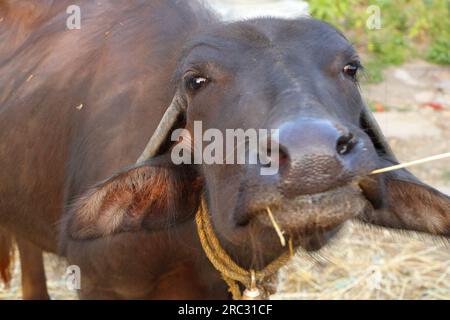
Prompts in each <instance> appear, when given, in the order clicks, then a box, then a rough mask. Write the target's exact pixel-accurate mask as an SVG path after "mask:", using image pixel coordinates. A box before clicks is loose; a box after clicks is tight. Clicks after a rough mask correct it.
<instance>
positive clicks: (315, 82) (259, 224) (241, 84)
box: [68, 19, 450, 267]
mask: <svg viewBox="0 0 450 320" xmlns="http://www.w3.org/2000/svg"><path fill="white" fill-rule="evenodd" d="M360 68H361V63H360V61H359V58H358V56H357V54H356V52H355V51H354V49H353V47H352V46H351V44H350V43H349V42H348V41H347V40H346V39H345V38H344V36H342V35H341V34H340V33H339V32H338V31H336V30H335V29H334V28H333V27H331V26H329V25H327V24H325V23H322V22H319V21H316V20H313V19H301V20H277V19H257V20H251V21H246V22H237V23H233V24H229V25H219V26H216V27H215V28H211V29H209V30H208V32H207V33H203V34H198V35H197V36H196V37H194V38H193V39H191V40H190V41H188V42H187V44H186V46H185V49H184V51H183V54H182V56H181V58H180V60H179V63H178V66H177V68H176V72H175V75H174V83H175V85H176V86H175V88H174V92H176V93H175V97H174V99H173V103H172V105H171V107H170V108H169V110H168V112H167V114H166V116H165V117H164V119H163V121H162V123H161V125H160V128H159V129H158V130H157V131H156V133H155V136H156V137H155V136H154V137H153V138H152V140H151V141H150V144H149V146H148V148H147V149H146V152H145V153H144V155H145V156H144V157H143V159H147V158H148V157H149V156H151V157H152V159H150V160H148V161H146V162H143V163H141V164H139V165H138V166H137V167H134V168H132V169H130V170H126V171H124V172H123V173H121V174H119V175H117V176H115V177H113V178H111V179H110V180H108V181H106V182H104V183H102V184H100V185H99V186H98V187H97V188H95V189H93V190H92V191H91V192H90V193H89V194H88V195H87V196H86V197H85V198H84V199H82V200H81V201H80V202H79V203H78V204H77V205H76V206H75V207H74V211H73V214H72V216H71V218H70V219H69V223H68V227H69V230H70V233H71V236H72V237H73V238H86V237H99V236H102V235H107V234H111V233H117V232H121V231H130V230H135V229H139V228H145V229H161V228H162V227H163V226H166V227H167V226H176V225H177V224H179V223H182V222H184V221H192V217H193V215H194V214H195V212H196V210H197V208H198V203H199V201H200V197H201V196H204V198H205V200H206V203H207V207H208V211H209V213H210V215H211V217H212V221H213V225H214V228H215V231H216V233H217V235H218V236H219V238H220V241H221V243H222V245H223V246H224V247H225V248H226V250H227V251H228V252H230V253H231V254H232V255H233V256H234V258H236V259H237V260H238V261H240V262H241V263H242V264H244V265H252V266H253V267H261V265H264V264H266V263H267V262H268V261H270V260H271V259H273V258H275V257H277V256H278V255H280V254H281V253H282V252H283V251H284V250H286V248H283V247H282V246H281V245H280V242H279V241H278V236H277V233H276V232H275V230H274V227H273V224H272V222H271V220H270V219H269V216H268V214H267V211H268V209H269V210H271V212H273V216H274V218H275V220H276V221H277V223H278V224H279V226H280V227H281V229H282V230H283V231H284V233H285V237H286V238H288V239H289V238H290V239H292V240H293V242H294V244H295V245H301V246H303V247H305V248H306V249H310V250H312V249H317V248H320V247H321V246H322V245H324V244H325V243H326V241H327V240H328V239H329V238H330V237H331V236H332V235H333V234H334V233H335V232H336V231H337V230H338V229H339V227H340V226H341V225H342V224H343V223H344V222H345V221H347V220H348V219H350V218H353V217H360V218H362V219H363V220H365V221H368V222H371V223H374V224H379V225H384V226H388V227H393V228H404V229H412V230H418V231H425V232H429V233H433V234H440V235H447V236H448V235H449V234H450V207H449V206H450V202H449V198H448V197H447V196H445V195H443V194H440V193H439V192H437V191H435V190H434V189H432V188H430V187H428V186H426V185H424V184H422V183H421V182H419V181H418V180H417V179H415V178H414V177H413V176H412V175H411V174H409V173H408V172H407V171H405V170H401V171H398V172H396V173H391V174H384V175H380V176H370V172H371V171H373V170H374V169H376V168H379V167H384V166H388V165H392V164H395V163H396V159H395V157H394V156H393V155H392V152H391V151H390V149H389V146H387V144H386V142H385V140H384V138H383V136H382V134H381V133H380V131H379V129H378V126H377V125H376V123H375V122H374V120H373V118H372V116H371V114H370V112H369V111H368V110H367V107H366V106H365V105H364V103H363V101H362V99H361V96H360V94H359V90H358V84H357V73H358V69H360ZM196 121H200V122H201V124H202V129H203V130H208V129H214V130H217V131H218V132H221V133H222V134H223V136H224V137H226V130H227V129H242V130H244V131H246V130H249V129H256V130H259V129H269V130H270V129H277V130H278V131H277V132H278V133H279V135H278V137H277V138H273V139H271V140H270V143H268V145H267V147H266V150H260V149H258V151H259V152H261V151H264V152H266V153H267V155H268V157H269V158H270V160H271V161H272V162H273V163H277V168H278V169H279V170H277V172H276V173H274V174H271V175H262V174H261V168H262V167H263V166H264V165H263V164H261V163H256V164H206V163H198V164H195V163H194V164H178V165H176V164H174V163H172V158H171V156H170V155H171V152H172V150H173V148H175V147H176V143H175V144H174V143H173V142H171V141H170V137H171V134H172V132H174V130H176V129H180V128H184V129H185V130H187V132H189V133H190V134H191V136H195V123H196ZM190 142H191V141H190ZM181 143H186V141H183V142H181ZM188 144H189V142H188ZM189 145H190V146H191V148H192V149H195V148H200V149H202V150H204V149H205V148H206V147H207V145H208V143H203V144H201V145H200V147H199V146H198V145H196V146H195V147H192V144H189ZM274 147H277V148H278V150H279V152H278V153H275V152H272V151H273V150H272V149H273V148H274ZM224 154H225V155H226V156H227V154H226V152H225V153H224Z"/></svg>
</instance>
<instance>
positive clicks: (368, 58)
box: [308, 0, 450, 82]
mask: <svg viewBox="0 0 450 320" xmlns="http://www.w3.org/2000/svg"><path fill="white" fill-rule="evenodd" d="M308 2H309V6H310V12H311V15H312V16H313V17H315V18H318V19H321V20H325V21H327V22H329V23H331V24H333V25H335V26H336V27H338V28H339V29H340V30H342V31H343V32H344V33H345V34H346V36H347V37H348V38H349V39H350V41H352V42H353V43H354V44H355V46H356V47H357V49H358V50H359V51H360V52H362V54H363V56H364V60H365V65H366V69H367V72H368V74H369V80H370V81H374V82H378V81H381V80H382V78H381V71H382V69H383V68H384V67H386V66H389V65H393V64H401V63H403V62H405V61H407V60H408V59H411V58H423V59H426V60H428V61H430V62H433V63H437V64H450V0H395V1H394V0H392V1H389V0H373V1H368V0H308ZM371 5H376V6H378V7H379V8H380V13H381V29H374V30H370V29H369V28H367V26H366V22H367V19H368V18H369V16H371V14H373V12H368V7H369V6H371Z"/></svg>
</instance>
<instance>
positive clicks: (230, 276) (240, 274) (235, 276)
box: [195, 198, 291, 300]
mask: <svg viewBox="0 0 450 320" xmlns="http://www.w3.org/2000/svg"><path fill="white" fill-rule="evenodd" d="M195 221H196V223H197V232H198V235H199V238H200V242H201V245H202V247H203V250H204V251H205V254H206V256H207V257H208V259H209V261H211V263H212V265H213V266H214V268H216V269H217V271H219V272H220V274H221V275H222V278H223V280H224V281H225V282H226V283H227V285H228V287H229V291H230V293H231V295H232V297H233V299H234V300H239V299H241V298H242V294H241V290H240V287H239V284H238V282H240V283H241V284H243V285H244V286H245V287H246V288H251V287H252V273H253V275H254V278H255V279H254V280H256V281H257V282H258V283H260V284H263V283H264V282H265V281H266V280H267V279H268V278H269V277H271V276H273V275H274V274H275V273H276V272H277V271H278V270H279V269H280V268H281V267H282V266H284V265H285V264H286V263H287V261H288V260H289V258H290V257H291V254H290V252H289V251H288V252H286V253H284V254H282V255H281V256H280V257H278V258H277V259H275V260H274V261H272V262H271V263H270V264H268V265H267V266H266V267H265V268H264V269H262V270H259V271H253V270H250V271H248V270H245V269H243V268H242V267H240V266H239V265H238V264H237V263H236V262H234V261H233V259H232V258H231V257H230V256H229V255H228V254H227V253H226V252H225V250H224V249H223V248H222V246H221V245H220V243H219V240H218V239H217V237H216V235H215V233H214V230H213V227H212V224H211V220H210V216H209V213H208V210H206V205H205V203H204V199H203V198H202V201H201V204H200V207H199V209H198V211H197V214H196V217H195ZM253 285H254V284H253Z"/></svg>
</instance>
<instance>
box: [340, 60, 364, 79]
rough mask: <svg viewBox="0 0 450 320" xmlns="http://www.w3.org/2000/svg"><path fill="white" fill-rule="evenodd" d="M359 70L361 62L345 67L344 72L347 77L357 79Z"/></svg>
mask: <svg viewBox="0 0 450 320" xmlns="http://www.w3.org/2000/svg"><path fill="white" fill-rule="evenodd" d="M359 68H360V64H359V62H351V63H348V64H347V65H346V66H345V67H344V70H343V71H344V74H345V75H347V76H349V77H350V78H352V79H356V75H357V74H358V70H359Z"/></svg>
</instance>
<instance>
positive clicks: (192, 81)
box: [185, 76, 208, 92]
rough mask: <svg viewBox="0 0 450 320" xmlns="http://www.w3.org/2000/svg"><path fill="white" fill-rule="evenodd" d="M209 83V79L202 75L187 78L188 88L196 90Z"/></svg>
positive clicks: (192, 90) (186, 84)
mask: <svg viewBox="0 0 450 320" xmlns="http://www.w3.org/2000/svg"><path fill="white" fill-rule="evenodd" d="M207 84H208V79H207V78H205V77H202V76H189V77H187V78H186V80H185V86H186V89H188V90H189V91H191V92H196V91H198V90H200V89H202V88H203V87H205V86H206V85H207Z"/></svg>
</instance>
